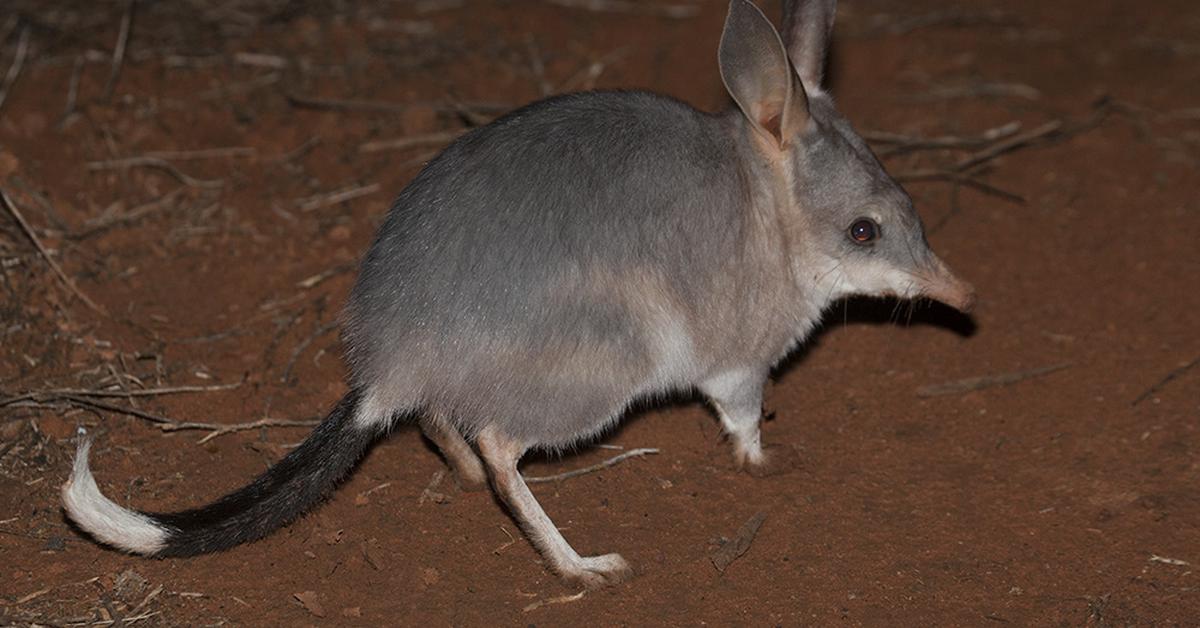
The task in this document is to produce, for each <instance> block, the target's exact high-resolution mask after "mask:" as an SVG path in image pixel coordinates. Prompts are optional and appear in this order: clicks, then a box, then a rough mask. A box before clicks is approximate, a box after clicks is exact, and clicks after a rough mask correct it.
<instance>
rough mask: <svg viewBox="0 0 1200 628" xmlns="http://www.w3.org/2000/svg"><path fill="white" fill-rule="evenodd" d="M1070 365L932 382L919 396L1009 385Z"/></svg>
mask: <svg viewBox="0 0 1200 628" xmlns="http://www.w3.org/2000/svg"><path fill="white" fill-rule="evenodd" d="M1069 366H1072V364H1071V363H1070V362H1064V363H1062V364H1055V365H1052V366H1043V367H1040V368H1036V369H1029V370H1027V371H1015V372H1012V373H1002V374H1000V375H984V376H982V377H968V378H966V379H960V380H955V381H952V382H946V383H944V384H931V385H929V386H922V387H920V388H918V389H917V396H918V397H937V396H941V395H957V394H960V393H967V392H972V391H975V390H982V389H984V388H993V387H995V386H1007V385H1009V384H1015V383H1017V382H1021V381H1025V380H1027V379H1033V378H1035V377H1040V376H1042V375H1048V374H1050V373H1053V372H1055V371H1061V370H1063V369H1065V368H1067V367H1069Z"/></svg>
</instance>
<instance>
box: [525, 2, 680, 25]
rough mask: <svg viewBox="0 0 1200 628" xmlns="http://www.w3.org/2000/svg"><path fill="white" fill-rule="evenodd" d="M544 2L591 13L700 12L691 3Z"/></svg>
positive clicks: (668, 15)
mask: <svg viewBox="0 0 1200 628" xmlns="http://www.w3.org/2000/svg"><path fill="white" fill-rule="evenodd" d="M545 2H548V3H550V4H555V5H558V6H560V7H565V8H568V9H579V10H582V11H591V12H593V13H640V14H642V15H654V16H657V17H666V18H671V19H676V20H681V19H686V18H689V17H693V16H695V15H696V14H697V13H699V12H700V7H698V6H696V5H692V4H657V3H652V2H645V1H639V2H632V1H630V0H545Z"/></svg>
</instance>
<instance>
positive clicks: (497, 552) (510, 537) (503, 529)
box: [18, 526, 517, 604]
mask: <svg viewBox="0 0 1200 628" xmlns="http://www.w3.org/2000/svg"><path fill="white" fill-rule="evenodd" d="M500 531H501V532H503V533H504V536H507V537H508V542H507V543H504V544H502V545H500V546H499V547H497V548H496V549H494V550H492V553H493V554H495V555H497V556H499V555H500V552H503V551H504V550H506V549H508V548H509V547H511V546H512V545H513V544H514V543H516V542H517V540H516V539H515V538H513V535H512V533H511V532H509V531H508V528H506V527H504V526H500ZM18 604H20V602H18Z"/></svg>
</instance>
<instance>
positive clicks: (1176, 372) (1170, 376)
mask: <svg viewBox="0 0 1200 628" xmlns="http://www.w3.org/2000/svg"><path fill="white" fill-rule="evenodd" d="M1197 364H1200V356H1196V358H1195V359H1193V360H1192V361H1191V362H1188V363H1186V364H1183V365H1181V366H1180V367H1179V368H1176V369H1173V370H1172V371H1171V372H1170V373H1167V374H1166V375H1165V376H1163V378H1162V379H1160V380H1158V381H1157V382H1155V384H1154V385H1153V386H1151V387H1149V388H1147V389H1146V391H1145V392H1143V393H1142V394H1140V395H1138V396H1137V399H1134V400H1133V402H1132V403H1130V404H1129V405H1131V406H1136V405H1138V404H1139V403H1141V402H1143V401H1145V400H1146V399H1148V398H1149V397H1150V395H1153V394H1154V393H1156V392H1158V391H1159V390H1161V389H1162V387H1163V386H1166V385H1167V384H1169V383H1171V381H1172V380H1174V379H1177V378H1179V377H1180V376H1182V375H1183V374H1184V373H1187V372H1188V371H1190V370H1192V369H1193V368H1195V366H1196V365H1197Z"/></svg>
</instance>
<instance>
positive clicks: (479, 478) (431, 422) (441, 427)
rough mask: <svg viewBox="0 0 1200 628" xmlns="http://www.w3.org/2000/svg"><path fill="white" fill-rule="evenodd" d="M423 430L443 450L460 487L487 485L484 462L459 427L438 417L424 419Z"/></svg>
mask: <svg viewBox="0 0 1200 628" xmlns="http://www.w3.org/2000/svg"><path fill="white" fill-rule="evenodd" d="M421 432H423V433H424V434H425V437H426V438H428V439H429V440H431V441H433V444H435V445H437V446H438V449H440V450H441V451H442V456H444V457H445V458H446V464H448V465H450V469H451V470H452V471H454V477H455V479H456V480H458V485H459V487H461V488H462V489H463V490H465V491H475V490H479V489H482V488H483V487H485V486H487V471H485V470H484V468H483V463H482V462H480V460H479V456H476V455H475V450H473V449H471V445H469V444H468V443H467V441H466V439H464V438H463V437H462V434H460V433H459V431H458V429H456V428H455V427H454V426H453V425H450V424H449V423H447V422H445V421H441V420H438V419H422V420H421Z"/></svg>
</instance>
